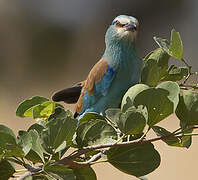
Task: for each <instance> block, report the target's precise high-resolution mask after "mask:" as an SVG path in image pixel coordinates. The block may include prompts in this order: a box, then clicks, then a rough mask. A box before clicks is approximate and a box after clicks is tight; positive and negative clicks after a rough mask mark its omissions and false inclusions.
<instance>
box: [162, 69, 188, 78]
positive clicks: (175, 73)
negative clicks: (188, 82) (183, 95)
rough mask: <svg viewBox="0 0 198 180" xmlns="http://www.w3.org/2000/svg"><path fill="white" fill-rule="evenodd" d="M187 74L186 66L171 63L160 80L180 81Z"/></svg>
mask: <svg viewBox="0 0 198 180" xmlns="http://www.w3.org/2000/svg"><path fill="white" fill-rule="evenodd" d="M187 75H188V68H187V67H176V66H175V65H171V66H170V68H169V69H168V72H167V74H166V75H165V76H164V77H163V79H162V81H180V80H182V79H183V78H184V77H186V76H187Z"/></svg>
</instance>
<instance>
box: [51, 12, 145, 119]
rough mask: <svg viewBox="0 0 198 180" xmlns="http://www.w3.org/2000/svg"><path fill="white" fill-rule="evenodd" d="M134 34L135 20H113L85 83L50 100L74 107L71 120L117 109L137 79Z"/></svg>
mask: <svg viewBox="0 0 198 180" xmlns="http://www.w3.org/2000/svg"><path fill="white" fill-rule="evenodd" d="M138 30H139V23H138V20H137V19H136V18H134V17H132V16H127V15H120V16H118V17H116V18H115V19H114V20H113V22H112V24H111V25H110V26H109V28H108V29H107V32H106V35H105V44H106V49H105V52H104V54H103V56H102V58H101V59H100V60H99V61H98V62H97V63H96V64H95V65H94V66H93V68H92V69H91V71H90V72H89V74H88V76H87V79H86V80H84V81H82V82H80V83H78V84H76V85H74V86H73V87H71V88H66V89H63V90H61V91H58V92H57V93H55V94H54V95H53V96H52V100H53V101H57V102H59V101H64V102H66V103H76V106H75V114H74V116H75V117H77V116H78V115H80V116H81V115H83V114H84V113H86V112H97V113H99V114H103V115H104V112H105V110H106V109H108V108H118V107H119V106H120V103H121V100H122V97H123V96H124V94H125V93H126V91H127V90H128V89H129V88H130V87H131V86H133V85H135V84H137V83H138V82H139V79H140V75H141V67H142V60H141V59H140V58H139V57H138V55H137V52H136V47H135V42H136V38H137V34H138Z"/></svg>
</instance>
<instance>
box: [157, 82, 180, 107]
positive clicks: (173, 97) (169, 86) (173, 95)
mask: <svg viewBox="0 0 198 180" xmlns="http://www.w3.org/2000/svg"><path fill="white" fill-rule="evenodd" d="M157 88H160V89H164V90H167V91H168V92H169V94H168V96H167V97H168V99H169V100H170V101H171V102H173V104H174V111H175V110H176V108H177V105H178V103H179V93H180V88H179V86H178V84H177V83H175V82H171V81H166V82H163V83H161V84H159V85H158V86H157Z"/></svg>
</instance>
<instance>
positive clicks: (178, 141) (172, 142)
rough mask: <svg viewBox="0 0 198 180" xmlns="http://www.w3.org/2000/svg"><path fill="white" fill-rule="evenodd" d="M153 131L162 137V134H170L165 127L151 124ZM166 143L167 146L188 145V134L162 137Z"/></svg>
mask: <svg viewBox="0 0 198 180" xmlns="http://www.w3.org/2000/svg"><path fill="white" fill-rule="evenodd" d="M152 129H153V131H154V132H155V133H156V135H157V136H159V137H162V136H170V135H171V134H172V133H171V132H169V131H167V130H166V129H164V128H162V127H159V126H153V127H152ZM162 141H164V142H165V143H166V144H168V145H169V146H176V147H187V148H188V147H189V145H188V143H187V142H188V141H189V136H188V137H187V136H185V137H181V138H179V137H169V138H166V139H162Z"/></svg>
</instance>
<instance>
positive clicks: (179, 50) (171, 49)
mask: <svg viewBox="0 0 198 180" xmlns="http://www.w3.org/2000/svg"><path fill="white" fill-rule="evenodd" d="M154 40H155V42H156V43H157V44H158V45H159V47H161V48H162V49H163V50H164V51H165V52H166V53H168V54H169V55H170V56H172V57H174V58H176V59H182V58H183V44H182V40H181V37H180V34H179V32H176V31H175V30H174V29H173V30H172V31H171V43H170V44H169V42H168V40H166V39H162V38H158V37H154Z"/></svg>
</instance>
